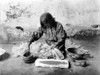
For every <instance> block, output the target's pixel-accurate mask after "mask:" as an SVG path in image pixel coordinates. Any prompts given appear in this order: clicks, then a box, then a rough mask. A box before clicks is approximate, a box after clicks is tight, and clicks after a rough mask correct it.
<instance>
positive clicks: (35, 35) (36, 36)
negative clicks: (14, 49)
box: [29, 27, 43, 46]
mask: <svg viewBox="0 0 100 75" xmlns="http://www.w3.org/2000/svg"><path fill="white" fill-rule="evenodd" d="M42 35H43V30H42V28H41V27H40V28H39V29H38V30H37V31H35V32H33V35H32V38H31V40H30V41H29V46H30V44H31V43H32V42H34V41H36V40H38V39H39V38H41V36H42Z"/></svg>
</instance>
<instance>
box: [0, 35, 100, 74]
mask: <svg viewBox="0 0 100 75" xmlns="http://www.w3.org/2000/svg"><path fill="white" fill-rule="evenodd" d="M99 38H100V37H97V38H95V39H90V40H73V41H74V42H75V43H79V44H81V45H82V46H83V47H84V48H85V49H88V50H89V51H90V53H91V54H92V55H93V56H94V58H92V59H89V60H88V62H89V66H87V67H80V66H75V65H74V64H73V63H72V62H71V68H70V69H60V68H42V67H35V66H34V63H33V64H25V63H24V62H23V60H22V58H21V57H19V58H14V57H12V53H11V48H12V46H13V45H14V44H7V43H6V44H0V47H2V48H4V49H5V50H6V51H7V52H6V54H5V55H4V56H3V57H2V59H0V75H100V67H99V66H100V59H99V57H100V54H99V53H100V51H99V49H100V39H99ZM19 43H20V42H19V41H17V42H16V44H19Z"/></svg>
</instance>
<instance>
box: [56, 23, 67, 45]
mask: <svg viewBox="0 0 100 75" xmlns="http://www.w3.org/2000/svg"><path fill="white" fill-rule="evenodd" d="M57 38H58V39H57V43H56V45H57V46H58V45H61V44H63V43H64V42H65V39H66V32H65V30H64V29H63V26H62V25H61V24H59V26H58V27H57Z"/></svg>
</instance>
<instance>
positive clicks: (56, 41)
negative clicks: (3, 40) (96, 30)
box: [25, 13, 66, 58]
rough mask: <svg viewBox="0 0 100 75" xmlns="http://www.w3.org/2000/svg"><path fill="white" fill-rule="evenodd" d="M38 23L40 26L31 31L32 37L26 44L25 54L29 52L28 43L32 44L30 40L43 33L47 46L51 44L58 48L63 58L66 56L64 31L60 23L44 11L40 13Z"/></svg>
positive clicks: (36, 38)
mask: <svg viewBox="0 0 100 75" xmlns="http://www.w3.org/2000/svg"><path fill="white" fill-rule="evenodd" d="M40 24H41V27H40V28H39V29H38V30H37V31H36V32H33V35H32V38H31V40H30V42H29V44H28V47H29V49H28V51H26V53H25V55H27V54H28V53H29V52H30V45H31V44H32V42H34V41H36V40H38V39H39V38H41V36H42V35H43V34H45V41H46V43H47V44H48V45H49V46H53V47H55V48H57V49H58V50H60V52H61V53H62V54H63V56H64V58H66V51H65V39H66V33H65V30H64V29H63V26H62V24H61V23H59V22H57V21H55V19H54V18H53V16H52V15H51V14H50V13H44V14H42V15H41V17H40Z"/></svg>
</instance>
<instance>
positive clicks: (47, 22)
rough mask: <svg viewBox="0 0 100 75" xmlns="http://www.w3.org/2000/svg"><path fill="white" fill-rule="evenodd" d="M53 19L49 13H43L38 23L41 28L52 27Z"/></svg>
mask: <svg viewBox="0 0 100 75" xmlns="http://www.w3.org/2000/svg"><path fill="white" fill-rule="evenodd" d="M55 23H56V22H55V19H54V18H53V16H52V15H51V14H50V13H48V12H47V13H44V14H42V15H41V17H40V24H41V26H42V27H43V28H48V27H53V26H54V25H55Z"/></svg>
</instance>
